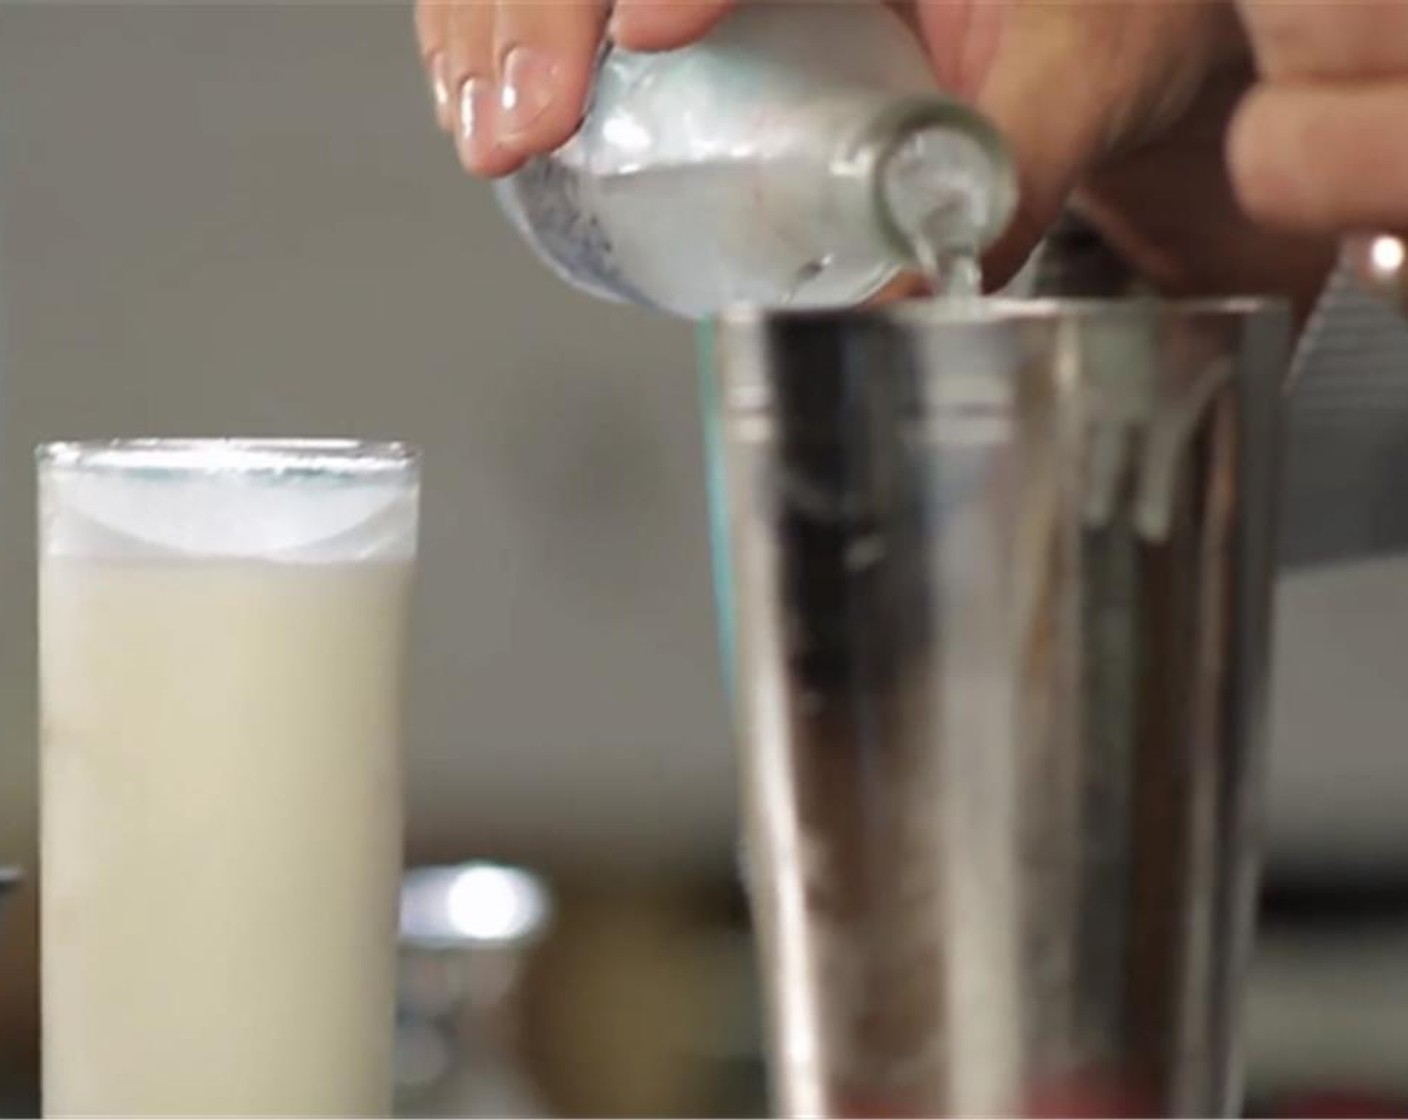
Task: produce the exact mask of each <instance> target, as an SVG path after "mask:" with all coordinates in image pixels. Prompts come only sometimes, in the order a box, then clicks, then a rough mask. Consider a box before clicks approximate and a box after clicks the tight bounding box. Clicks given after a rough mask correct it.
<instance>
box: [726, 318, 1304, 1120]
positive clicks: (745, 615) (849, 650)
mask: <svg viewBox="0 0 1408 1120" xmlns="http://www.w3.org/2000/svg"><path fill="white" fill-rule="evenodd" d="M714 343H715V347H716V353H715V356H714V357H715V360H714V362H713V369H714V373H715V381H714V385H713V388H714V391H715V393H716V397H717V399H716V400H715V402H714V404H715V406H716V413H715V416H714V418H713V422H714V430H713V432H712V441H713V447H712V449H711V450H712V453H713V454H714V455H715V456H717V457H719V458H721V460H722V463H721V475H722V478H723V480H724V484H723V492H722V493H721V494H719V495H717V496H716V498H717V499H718V500H721V501H722V502H723V504H724V506H725V508H724V509H723V510H722V511H721V514H720V522H721V523H722V524H723V525H724V526H726V535H727V538H728V539H727V542H726V543H727V556H728V559H727V561H726V563H725V564H724V565H723V566H722V570H721V572H720V578H721V584H722V587H721V595H720V598H721V600H722V603H723V608H724V625H725V627H726V628H727V630H728V633H727V634H726V637H730V636H731V645H732V648H733V651H734V652H733V662H734V663H733V665H732V666H731V669H732V680H733V686H734V698H735V704H736V706H737V716H738V720H739V725H740V727H739V733H740V739H741V747H742V751H743V762H742V765H743V782H744V798H745V803H746V804H745V810H746V813H747V825H746V827H747V838H748V842H749V845H750V851H749V859H748V863H749V877H750V880H751V893H752V898H753V909H754V914H755V920H756V922H757V925H758V927H759V935H760V943H761V950H762V964H761V967H762V971H763V976H764V982H765V984H766V986H767V994H768V997H769V1004H770V1007H769V1017H770V1032H769V1045H770V1050H771V1060H772V1063H773V1079H774V1090H775V1093H776V1095H777V1097H778V1102H779V1105H780V1108H781V1111H782V1113H783V1114H784V1115H789V1116H857V1115H885V1116H939V1115H980V1114H987V1115H1102V1114H1103V1115H1147V1114H1170V1115H1179V1114H1186V1115H1213V1114H1223V1113H1227V1112H1229V1111H1230V1110H1232V1109H1233V1108H1235V1102H1236V1099H1237V1097H1238V1085H1237V1060H1236V1058H1237V1055H1236V1053H1235V1046H1234V1038H1235V1035H1236V1030H1235V1023H1234V1018H1235V1010H1236V1002H1237V1000H1236V997H1237V994H1238V992H1239V989H1240V977H1241V973H1242V968H1243V963H1244V956H1245V951H1246V949H1247V947H1248V934H1249V927H1250V924H1251V922H1250V919H1251V912H1252V903H1253V894H1254V885H1255V867H1256V860H1255V834H1256V814H1255V805H1254V802H1255V796H1256V793H1257V789H1258V786H1259V781H1258V769H1259V748H1260V746H1261V739H1262V724H1263V712H1264V685H1265V678H1266V661H1267V658H1266V649H1267V639H1268V621H1269V614H1270V597H1271V581H1270V575H1271V568H1272V560H1273V545H1274V541H1273V532H1272V529H1273V523H1274V517H1273V507H1274V504H1275V496H1276V492H1277V481H1278V472H1277V463H1276V451H1277V435H1278V421H1279V416H1280V412H1281V404H1282V378H1283V375H1284V373H1285V370H1286V366H1287V353H1288V322H1287V317H1286V316H1285V314H1284V313H1283V312H1282V311H1281V310H1280V309H1278V308H1275V307H1268V306H1266V305H1260V304H1256V303H1253V302H1250V301H1233V302H1224V303H1211V302H1205V303H1191V304H1161V303H1158V302H1155V301H1140V300H1130V301H1118V302H1089V301H1086V302H1082V301H1072V302H1060V301H1042V302H1037V303H1034V304H1003V303H989V304H983V305H978V306H973V307H967V308H964V307H958V306H949V307H944V306H942V305H928V306H923V305H911V306H908V307H900V308H896V309H890V310H886V311H880V312H867V313H853V314H841V315H818V316H779V317H771V318H767V317H764V318H757V317H746V316H744V317H738V318H735V319H733V320H731V321H729V322H727V323H725V324H724V325H723V326H721V327H720V328H719V331H718V334H717V336H716V337H715V339H714ZM708 364H709V363H707V362H706V365H708ZM718 466H720V464H719V463H718V462H716V467H718ZM1069 1109H1075V1110H1076V1111H1074V1112H1072V1111H1067V1110H1069Z"/></svg>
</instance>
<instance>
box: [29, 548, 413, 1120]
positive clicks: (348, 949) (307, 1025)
mask: <svg viewBox="0 0 1408 1120" xmlns="http://www.w3.org/2000/svg"><path fill="white" fill-rule="evenodd" d="M409 577H410V565H409V564H403V563H394V562H393V563H384V564H381V563H359V564H337V563H321V564H277V563H266V562H259V561H238V560H236V561H230V562H221V561H205V560H201V561H181V560H175V561H169V560H147V559H137V560H126V561H116V560H82V559H47V560H45V561H44V562H43V563H42V566H41V575H40V643H41V671H42V684H41V697H42V701H41V703H42V718H43V748H42V801H43V806H42V808H43V812H42V822H43V823H42V858H43V869H44V874H43V878H42V895H43V898H42V909H43V950H44V952H43V1012H44V1026H43V1030H44V1105H45V1111H46V1113H47V1114H49V1115H97V1114H106V1115H134V1116H160V1115H187V1116H195V1115H246V1116H259V1115H325V1116H364V1115H388V1114H389V1109H390V1106H391V1090H392V1065H391V1045H392V1037H393V1026H394V996H395V991H394V984H395V944H396V913H397V909H396V901H397V884H398V878H399V874H400V869H401V787H400V778H399V753H400V723H401V651H402V647H403V632H402V631H403V627H404V624H405V617H406V605H407V597H408V592H409V583H410V578H409Z"/></svg>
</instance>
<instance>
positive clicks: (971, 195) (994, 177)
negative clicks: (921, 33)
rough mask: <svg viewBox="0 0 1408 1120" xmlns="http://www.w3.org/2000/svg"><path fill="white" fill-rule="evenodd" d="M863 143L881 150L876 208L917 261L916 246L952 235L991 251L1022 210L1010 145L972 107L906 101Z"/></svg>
mask: <svg viewBox="0 0 1408 1120" xmlns="http://www.w3.org/2000/svg"><path fill="white" fill-rule="evenodd" d="M863 146H864V147H865V148H866V149H868V150H869V151H870V152H871V153H873V154H872V156H871V158H872V159H873V163H872V170H873V174H872V177H871V178H872V182H873V184H874V189H875V191H876V194H877V197H876V199H875V202H876V206H875V211H876V213H877V214H879V215H880V221H881V224H882V226H883V228H884V233H885V235H886V237H887V238H888V239H889V240H890V241H891V242H892V243H893V244H894V246H895V248H896V249H898V250H900V251H902V252H903V253H904V255H905V256H906V257H908V258H910V259H916V251H915V247H916V244H919V243H933V242H935V241H938V242H940V243H942V242H943V241H944V240H945V239H948V240H951V241H952V242H953V243H954V247H958V245H959V244H960V243H962V244H963V245H965V246H966V247H968V248H970V249H971V250H972V251H975V252H977V251H981V250H983V249H986V248H987V247H988V246H990V245H991V244H992V243H993V242H994V241H996V240H997V239H998V238H999V237H1000V236H1001V235H1002V234H1003V233H1004V232H1005V231H1006V229H1007V227H1008V224H1009V223H1010V222H1011V220H1012V215H1013V214H1014V213H1015V212H1016V209H1017V177H1016V172H1015V170H1014V168H1013V166H1012V160H1011V157H1010V156H1009V154H1008V152H1007V147H1006V144H1005V143H1004V142H1003V139H1002V137H1001V135H1000V134H999V133H998V132H997V130H996V129H995V128H994V127H993V126H992V125H991V124H990V123H989V122H988V121H987V120H986V119H985V118H983V117H982V116H980V115H979V114H978V113H976V112H974V111H973V110H972V109H970V108H968V107H967V106H965V105H962V104H960V103H958V102H955V101H951V100H948V99H946V98H915V99H912V100H908V101H905V102H903V103H901V104H899V105H896V106H893V107H891V108H890V109H888V110H887V111H886V112H885V113H884V114H882V115H881V117H880V118H879V119H878V120H876V121H875V122H874V123H873V124H872V126H871V128H870V129H869V130H868V132H867V138H866V140H865V141H863ZM920 263H923V262H922V261H921V262H920Z"/></svg>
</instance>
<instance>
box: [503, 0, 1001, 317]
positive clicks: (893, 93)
mask: <svg viewBox="0 0 1408 1120" xmlns="http://www.w3.org/2000/svg"><path fill="white" fill-rule="evenodd" d="M497 191H498V197H499V200H500V203H501V204H502V206H503V208H504V209H505V210H506V211H507V213H508V215H509V217H510V218H511V220H512V221H513V223H514V225H515V226H517V228H518V229H519V231H520V232H521V233H522V234H523V236H524V237H525V238H526V239H527V241H528V242H529V244H530V245H531V246H532V247H533V249H534V250H535V251H536V252H537V254H538V255H539V256H540V257H542V258H543V260H544V261H546V262H547V264H548V265H549V266H550V267H551V268H552V269H553V270H554V271H555V272H557V273H558V275H559V276H561V277H562V278H563V279H565V280H567V281H568V282H569V283H571V284H574V285H576V286H577V287H579V288H582V289H585V290H587V291H589V292H592V293H594V294H596V295H599V296H602V297H605V298H608V299H615V300H624V301H629V302H633V303H637V304H642V305H645V306H648V307H653V308H656V309H659V310H663V311H669V312H673V313H675V314H678V315H683V316H686V317H689V318H703V317H705V316H708V315H711V314H713V313H716V312H719V311H721V310H723V309H725V308H726V307H729V306H731V305H735V304H748V305H753V306H761V307H769V308H779V307H790V308H822V307H839V306H846V305H851V304H857V303H861V302H864V301H865V300H866V299H867V298H868V297H870V296H871V295H873V294H874V293H876V292H877V291H879V290H880V289H881V288H882V287H884V286H885V285H886V284H887V283H888V282H890V281H891V280H892V279H894V278H895V277H896V275H898V274H899V273H901V272H904V271H915V272H918V271H924V272H927V273H929V274H930V275H931V277H933V278H934V280H935V282H936V285H937V286H938V287H939V288H940V289H941V290H948V291H951V292H954V293H963V292H965V291H966V290H969V289H974V288H976V286H977V282H978V281H977V265H976V262H977V257H978V253H979V252H980V251H981V250H982V249H983V248H985V247H986V246H987V245H988V244H989V243H991V242H992V241H993V240H994V239H995V238H996V237H997V236H998V235H999V234H1000V233H1001V232H1002V231H1003V229H1004V228H1005V227H1006V224H1007V222H1008V221H1009V219H1010V218H1011V215H1012V211H1013V209H1014V207H1015V204H1016V194H1017V192H1016V183H1015V176H1014V174H1013V170H1012V167H1011V164H1010V162H1009V159H1008V156H1007V153H1006V150H1005V148H1004V146H1003V144H1002V142H1001V140H1000V138H999V137H998V135H997V133H996V132H995V131H994V130H993V128H992V127H991V126H990V125H989V124H988V123H987V122H986V121H984V120H983V119H982V118H981V117H979V116H978V115H977V114H976V113H974V112H973V111H972V110H971V109H969V108H967V107H966V106H964V105H962V104H960V103H959V102H958V101H956V100H954V99H953V98H951V97H949V96H947V95H945V94H944V93H942V92H940V91H939V90H938V88H937V86H936V84H935V81H934V77H933V74H932V71H931V69H930V66H929V62H928V59H927V57H926V55H925V53H924V49H923V47H922V46H921V45H920V43H919V42H918V41H917V39H916V38H915V37H914V36H913V35H912V34H911V32H910V30H909V28H908V27H907V26H905V24H904V23H903V22H902V21H901V20H900V18H899V17H898V16H896V15H895V14H894V13H893V12H892V11H890V10H889V9H888V8H886V7H884V6H883V5H882V4H881V3H879V2H878V0H853V2H837V3H828V4H786V3H756V4H744V5H742V6H740V7H739V8H737V9H736V10H735V11H733V12H732V13H730V14H729V15H728V16H727V17H725V19H724V20H723V21H722V22H721V23H720V24H719V25H718V26H717V27H716V28H715V29H714V30H713V31H712V32H711V33H710V34H709V35H708V36H706V37H705V38H704V39H702V40H701V41H699V42H697V43H695V44H693V45H691V46H688V47H685V48H683V49H681V50H677V51H670V52H666V53H661V54H638V53H633V52H630V51H624V50H620V49H616V48H608V50H607V51H606V52H605V53H604V55H603V57H602V59H601V62H600V66H599V70H598V74H597V79H596V83H595V87H594V91H593V96H592V101H591V104H590V106H589V108H588V111H587V114H586V117H585V119H584V121H583V123H582V127H581V129H580V130H579V131H578V132H577V134H576V135H575V136H574V137H573V138H572V139H571V140H569V141H568V142H567V143H566V144H565V145H564V146H563V147H561V148H560V149H558V150H557V151H556V152H554V153H552V154H551V155H548V156H545V157H540V158H537V159H535V160H533V161H531V162H530V163H528V164H526V165H525V166H524V167H523V168H522V169H520V170H519V171H518V172H517V173H516V174H514V175H512V176H510V177H508V178H507V179H504V180H502V181H501V182H500V183H499V185H498V187H497Z"/></svg>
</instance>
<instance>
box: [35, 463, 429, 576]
mask: <svg viewBox="0 0 1408 1120" xmlns="http://www.w3.org/2000/svg"><path fill="white" fill-rule="evenodd" d="M38 462H39V525H40V547H41V549H42V552H43V555H44V556H46V557H49V558H71V559H74V558H85V559H141V558H169V559H180V558H189V559H243V560H268V561H274V562H283V563H346V562H352V561H390V560H406V559H410V558H411V557H412V556H413V555H414V554H415V547H416V524H417V514H418V509H419V496H420V495H419V492H420V459H419V455H418V454H417V453H416V452H415V451H414V450H413V449H411V448H408V447H405V446H403V445H401V444H394V443H360V442H356V441H343V440H216V439H212V440H127V441H118V442H112V443H91V444H74V443H57V444H46V445H45V446H43V447H41V448H40V449H39V453H38Z"/></svg>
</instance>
